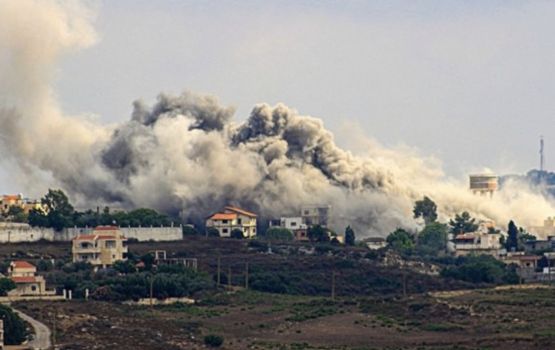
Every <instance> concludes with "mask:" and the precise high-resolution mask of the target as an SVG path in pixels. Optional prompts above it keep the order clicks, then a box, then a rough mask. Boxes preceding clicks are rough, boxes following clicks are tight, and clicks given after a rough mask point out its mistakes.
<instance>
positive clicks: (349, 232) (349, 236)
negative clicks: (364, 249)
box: [345, 225, 355, 246]
mask: <svg viewBox="0 0 555 350" xmlns="http://www.w3.org/2000/svg"><path fill="white" fill-rule="evenodd" d="M345 244H346V245H350V246H354V245H355V231H354V230H353V229H352V228H351V226H350V225H349V226H347V228H346V229H345Z"/></svg>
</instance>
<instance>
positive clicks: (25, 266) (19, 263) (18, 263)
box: [10, 260, 35, 269]
mask: <svg viewBox="0 0 555 350" xmlns="http://www.w3.org/2000/svg"><path fill="white" fill-rule="evenodd" d="M10 265H11V266H13V267H14V268H16V269H34V268H35V265H33V264H31V263H28V262H27V261H23V260H17V261H12V263H11V264H10Z"/></svg>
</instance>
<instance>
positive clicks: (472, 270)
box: [441, 255, 518, 283]
mask: <svg viewBox="0 0 555 350" xmlns="http://www.w3.org/2000/svg"><path fill="white" fill-rule="evenodd" d="M441 276H443V277H450V278H454V279H458V280H463V281H467V282H472V283H516V282H518V276H517V274H516V272H515V270H514V268H513V267H511V266H507V265H505V264H504V263H503V262H501V261H499V260H497V259H495V258H494V257H492V256H489V255H479V256H468V257H460V258H458V260H457V262H456V265H455V266H448V267H445V268H444V269H443V270H442V271H441Z"/></svg>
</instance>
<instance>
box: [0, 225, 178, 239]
mask: <svg viewBox="0 0 555 350" xmlns="http://www.w3.org/2000/svg"><path fill="white" fill-rule="evenodd" d="M92 230H93V229H92V228H68V229H64V230H63V231H61V232H57V231H54V230H53V229H50V228H38V227H30V226H28V225H13V226H0V243H18V242H36V241H40V240H46V241H57V242H69V241H71V240H72V239H73V238H74V237H75V236H77V235H80V234H89V233H91V232H92ZM120 230H121V232H122V233H123V235H124V236H125V237H127V238H134V239H137V240H139V241H150V240H153V241H176V240H180V239H183V234H182V228H181V226H174V227H121V228H120Z"/></svg>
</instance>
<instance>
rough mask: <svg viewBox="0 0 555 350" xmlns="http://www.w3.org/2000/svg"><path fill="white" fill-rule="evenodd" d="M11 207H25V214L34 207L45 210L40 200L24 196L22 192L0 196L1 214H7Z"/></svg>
mask: <svg viewBox="0 0 555 350" xmlns="http://www.w3.org/2000/svg"><path fill="white" fill-rule="evenodd" d="M11 207H19V208H21V209H23V212H24V213H25V214H29V212H30V211H31V210H33V209H37V210H44V206H43V205H42V204H41V202H40V201H39V200H33V199H29V198H23V195H21V194H13V195H11V194H10V195H3V196H1V197H0V214H4V215H5V214H7V213H8V211H9V210H10V208H11Z"/></svg>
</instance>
